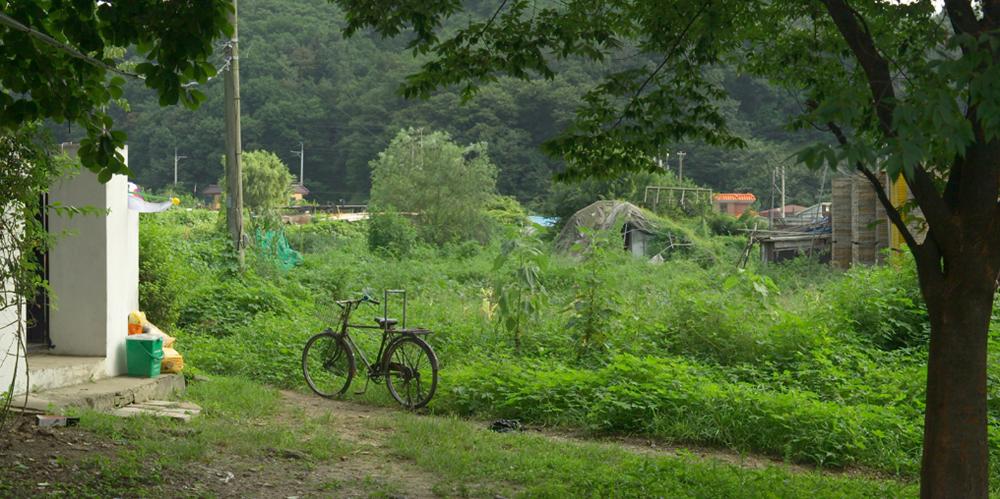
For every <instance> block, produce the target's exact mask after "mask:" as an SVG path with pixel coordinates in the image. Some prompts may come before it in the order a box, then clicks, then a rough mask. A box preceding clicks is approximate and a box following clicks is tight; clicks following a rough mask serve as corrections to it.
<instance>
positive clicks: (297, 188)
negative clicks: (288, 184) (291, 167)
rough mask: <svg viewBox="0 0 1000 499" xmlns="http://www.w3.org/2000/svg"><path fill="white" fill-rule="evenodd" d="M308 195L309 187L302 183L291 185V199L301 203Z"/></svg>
mask: <svg viewBox="0 0 1000 499" xmlns="http://www.w3.org/2000/svg"><path fill="white" fill-rule="evenodd" d="M308 195H309V189H307V188H306V186H304V185H302V184H293V185H292V201H294V202H296V203H301V202H302V200H303V199H305V197H306V196H308Z"/></svg>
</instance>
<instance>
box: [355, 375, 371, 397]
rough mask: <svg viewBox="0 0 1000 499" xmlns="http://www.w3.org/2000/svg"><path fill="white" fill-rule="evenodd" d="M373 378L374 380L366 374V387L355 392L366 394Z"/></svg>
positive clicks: (356, 393)
mask: <svg viewBox="0 0 1000 499" xmlns="http://www.w3.org/2000/svg"><path fill="white" fill-rule="evenodd" d="M371 380H372V379H371V378H369V377H367V376H366V377H365V387H364V388H362V389H361V391H360V392H354V394H355V395H364V394H365V392H367V391H368V383H370V382H371Z"/></svg>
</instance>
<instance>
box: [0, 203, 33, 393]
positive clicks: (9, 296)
mask: <svg viewBox="0 0 1000 499" xmlns="http://www.w3.org/2000/svg"><path fill="white" fill-rule="evenodd" d="M10 216H11V214H9V213H0V217H10ZM10 236H12V234H0V245H10V244H13V242H12V240H11V237H10ZM2 284H3V287H2V288H0V293H3V294H4V298H5V300H4V302H5V303H13V302H15V301H16V297H15V296H14V294H13V287H14V286H13V283H12V282H10V281H8V282H4V283H2ZM26 316H27V310H26V309H25V307H24V305H23V304H22V305H21V306H14V307H11V306H8V307H4V308H2V309H0V393H3V392H6V391H7V389H8V388H9V387H10V382H11V380H12V379H13V380H14V381H15V388H14V393H23V392H24V391H25V380H26V374H27V373H26V372H25V362H24V351H23V350H22V349H21V348H19V342H18V336H19V335H20V340H21V342H23V341H24V339H25V338H24V332H25V319H24V318H25V317H26Z"/></svg>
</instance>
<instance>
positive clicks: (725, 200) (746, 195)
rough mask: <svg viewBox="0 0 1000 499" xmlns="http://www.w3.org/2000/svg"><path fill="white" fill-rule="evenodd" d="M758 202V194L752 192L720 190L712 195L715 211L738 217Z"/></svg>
mask: <svg viewBox="0 0 1000 499" xmlns="http://www.w3.org/2000/svg"><path fill="white" fill-rule="evenodd" d="M755 202H757V196H754V195H753V193H750V192H720V193H719V194H716V195H715V196H713V197H712V204H713V205H714V206H715V211H718V212H719V213H725V214H727V215H732V216H734V217H738V216H740V215H742V214H743V212H745V211H747V210H748V209H749V208H750V206H751V205H753V204H754V203H755Z"/></svg>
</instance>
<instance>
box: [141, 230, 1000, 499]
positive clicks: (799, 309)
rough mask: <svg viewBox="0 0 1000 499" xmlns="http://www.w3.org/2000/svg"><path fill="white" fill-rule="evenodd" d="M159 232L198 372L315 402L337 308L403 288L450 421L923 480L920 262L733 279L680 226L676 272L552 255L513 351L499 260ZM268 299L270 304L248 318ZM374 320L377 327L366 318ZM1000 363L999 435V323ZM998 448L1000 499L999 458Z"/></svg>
mask: <svg viewBox="0 0 1000 499" xmlns="http://www.w3.org/2000/svg"><path fill="white" fill-rule="evenodd" d="M162 215H163V216H157V217H146V218H144V219H143V228H142V231H141V233H140V234H141V237H144V238H147V237H148V238H150V241H151V242H155V243H156V245H158V246H159V245H162V246H163V247H164V248H169V251H166V250H165V251H160V252H159V253H157V252H151V253H149V254H148V255H147V254H144V258H147V257H148V258H151V259H155V258H161V259H162V262H160V264H155V263H156V262H150V263H151V265H150V266H149V268H150V269H159V270H156V272H152V271H151V272H150V274H151V276H153V279H152V281H151V282H147V283H146V286H147V288H148V290H149V293H147V294H148V296H150V297H152V298H154V299H152V300H148V301H147V302H143V306H146V305H147V304H148V305H150V306H154V307H158V308H161V309H162V310H163V312H161V313H159V314H156V315H159V316H162V317H170V316H171V315H170V314H171V313H173V314H174V315H176V316H177V317H178V318H179V319H178V321H177V324H175V325H174V327H170V325H164V327H166V328H168V329H169V330H170V331H171V332H173V333H176V335H177V337H178V346H177V348H178V350H179V351H180V352H181V353H182V354H183V355H184V356H185V360H186V362H187V364H188V366H189V368H190V369H193V370H196V371H201V372H206V373H224V374H229V375H239V376H244V377H246V378H248V379H252V380H254V381H257V382H260V383H265V384H269V385H273V386H279V387H284V388H297V389H301V388H302V387H303V386H304V380H303V379H302V375H301V370H300V364H299V362H300V357H301V351H302V346H303V344H304V343H305V341H306V339H307V338H308V337H309V336H310V335H312V334H315V333H316V332H318V331H321V330H322V329H323V328H325V327H327V326H329V325H331V324H333V323H335V321H336V312H337V308H336V306H334V305H333V303H332V300H333V299H337V298H347V297H352V296H357V294H358V293H359V292H360V291H361V290H363V289H365V288H371V289H373V290H376V291H377V290H381V289H385V288H405V289H407V290H408V296H409V300H410V301H409V308H408V319H409V321H410V324H412V325H418V326H422V327H427V328H429V329H432V330H433V331H434V334H433V335H431V336H430V337H429V341H430V343H431V344H432V345H433V347H434V349H435V351H436V352H437V354H438V357H439V358H440V365H441V368H442V371H441V377H442V383H441V385H440V386H439V391H438V394H437V395H436V396H435V399H434V400H433V401H432V402H431V405H430V408H431V409H432V410H434V411H437V412H445V413H448V414H455V415H460V416H475V417H484V418H493V417H516V418H520V419H522V420H524V421H525V422H530V423H538V424H559V425H563V426H568V427H575V428H584V429H589V430H594V431H598V432H601V433H626V434H641V435H645V436H649V437H655V438H658V439H663V440H666V441H669V442H679V443H687V444H693V445H708V446H723V447H727V448H731V449H735V450H738V451H753V452H761V453H766V454H768V455H770V456H773V457H778V458H785V459H788V460H790V461H793V462H799V463H806V464H817V465H823V466H834V467H836V466H859V467H869V468H875V469H878V470H879V471H882V472H886V473H891V474H899V475H900V476H903V477H906V478H910V479H912V478H914V477H915V476H916V470H917V469H918V467H919V462H920V451H921V445H920V440H921V434H922V425H923V411H924V389H925V388H924V387H925V381H926V358H927V349H926V338H927V320H926V308H925V307H924V306H923V304H922V303H921V299H920V293H919V290H918V286H917V280H916V273H915V270H914V266H913V264H912V261H910V260H909V259H907V258H906V257H905V256H903V257H901V258H900V259H899V261H897V262H894V263H893V264H892V265H888V266H882V267H873V268H867V267H859V268H855V269H852V270H851V271H849V272H841V271H837V270H832V269H830V268H829V267H828V266H824V265H820V264H817V263H815V262H808V261H795V262H791V263H790V264H785V265H773V266H766V267H763V266H759V265H758V264H757V263H756V262H752V263H751V264H750V266H749V268H747V269H745V270H737V269H735V268H734V265H733V262H735V261H736V256H737V255H736V254H737V253H738V252H739V250H740V249H741V247H742V244H743V243H742V242H741V241H740V240H739V238H733V237H716V236H714V235H713V234H712V232H711V229H710V228H709V227H708V225H707V224H705V223H704V222H702V221H699V220H683V219H678V220H675V221H672V222H671V223H672V224H673V225H679V228H677V230H676V231H675V232H677V233H684V234H686V236H685V238H686V239H689V240H691V241H693V242H694V243H695V244H696V246H697V248H693V249H687V250H681V251H677V252H673V253H670V254H668V255H667V256H668V257H669V258H668V260H667V261H666V262H665V263H664V264H662V265H650V264H649V263H647V262H645V261H643V260H641V259H636V258H631V257H628V256H627V255H624V254H622V253H621V252H619V251H617V249H614V250H608V251H605V252H601V253H602V254H601V255H599V256H598V257H595V258H594V259H593V260H592V261H579V260H574V259H571V258H567V257H565V256H562V255H558V254H554V253H553V252H552V251H551V247H550V245H548V244H547V243H546V242H545V241H541V242H540V243H539V244H540V247H542V248H545V249H544V251H543V253H542V255H540V256H539V258H538V262H537V264H538V267H539V269H538V273H537V279H538V281H539V282H540V283H541V285H543V286H544V288H545V289H546V290H547V291H546V292H545V293H544V296H538V297H536V298H538V300H537V303H538V306H539V311H538V313H537V314H533V316H532V317H529V319H528V320H527V322H526V323H525V326H524V327H523V328H522V329H523V332H522V334H521V348H520V350H516V349H515V347H514V341H513V337H512V334H511V333H510V332H509V331H510V328H505V327H504V323H505V320H504V319H505V317H507V316H506V315H505V313H504V312H502V311H501V309H500V305H501V304H500V301H501V300H500V297H501V295H502V294H503V293H501V291H502V290H504V289H509V286H510V285H512V281H511V279H513V278H514V277H513V276H517V275H519V272H518V271H517V269H512V268H510V265H513V264H512V263H510V262H507V263H505V264H503V265H501V266H500V267H499V268H498V267H496V266H495V262H496V261H497V260H498V256H499V255H500V254H501V252H502V250H501V244H500V242H497V241H495V242H494V243H492V244H489V245H485V246H480V245H477V244H474V243H468V244H464V245H458V246H446V247H442V248H431V247H427V246H417V247H414V248H413V249H412V251H411V252H410V253H409V255H408V256H406V257H402V258H394V257H387V256H385V255H380V254H373V253H371V252H370V251H369V250H368V248H367V244H366V231H367V229H366V226H365V225H364V224H345V223H330V222H322V223H315V224H309V225H303V226H296V227H288V228H287V231H288V236H289V240H290V241H291V244H292V245H293V247H296V248H297V249H300V250H302V251H303V252H304V263H303V265H302V266H300V267H296V268H294V269H291V270H289V271H283V270H280V269H277V268H276V267H275V266H274V265H270V264H269V263H268V262H267V261H266V258H263V257H262V256H261V255H259V254H255V253H254V252H252V251H251V252H249V253H248V262H249V265H248V266H249V268H248V270H247V271H246V272H244V273H242V274H241V273H239V272H237V271H236V269H235V262H234V259H233V258H232V256H231V255H230V254H229V253H230V252H229V250H228V245H227V243H226V240H225V238H224V237H223V236H224V234H222V232H221V231H220V229H219V227H218V225H217V223H216V222H217V221H216V220H215V218H214V214H206V213H201V212H198V211H194V212H177V213H172V212H168V213H165V214H162ZM680 226H682V227H680ZM681 229H683V230H681ZM511 237H519V236H517V235H516V231H514V230H512V231H511ZM544 237H545V236H544V235H543V239H544ZM707 254H711V255H713V258H704V256H705V255H707ZM165 255H170V256H171V258H170V259H167V257H166V256H165ZM165 269H170V271H165ZM161 270H162V271H163V272H161ZM156 276H162V279H161V280H160V281H157V277H156ZM513 284H516V283H513ZM258 296H259V297H262V300H263V305H261V306H248V305H246V304H249V303H253V302H254V300H255V298H256V297H258ZM997 310H998V311H1000V307H998V308H997ZM168 312H170V313H168ZM378 313H380V311H379V310H375V309H368V308H365V309H362V310H360V311H359V315H357V316H356V317H355V318H356V319H357V320H358V321H359V322H367V321H370V319H371V317H373V316H374V315H376V314H378ZM398 313H399V311H398V310H395V311H390V315H397V314H398ZM356 339H357V340H358V341H359V343H360V344H361V345H362V346H363V347H364V348H365V351H366V352H369V353H373V352H374V349H375V348H376V347H377V342H374V341H373V340H374V338H373V337H367V336H366V335H364V334H361V335H359V337H358V338H356ZM991 346H992V348H991V349H990V355H991V362H990V374H989V376H990V384H989V387H990V388H989V390H990V393H989V394H988V395H989V402H988V403H989V408H990V415H991V421H994V423H991V427H990V434H991V435H993V436H997V435H1000V313H998V314H996V317H995V318H994V321H993V340H992V343H991ZM623 359H626V360H627V359H633V360H635V359H638V360H637V361H635V362H634V361H633V360H627V361H623ZM639 361H641V362H639ZM636 362H639V365H634V364H636ZM646 364H648V365H646ZM361 383H363V380H360V379H358V380H356V384H355V386H354V387H352V390H354V389H360V387H361ZM384 395H385V388H384V386H382V385H375V386H372V387H370V388H369V391H368V393H367V394H366V395H364V396H361V397H357V396H353V395H352V396H351V398H353V399H355V400H362V401H364V402H366V403H373V404H378V405H382V404H387V403H388V404H389V405H392V402H391V401H390V400H388V397H386V396H384ZM990 445H991V455H992V456H993V459H991V466H992V472H991V475H992V482H991V483H992V484H993V490H995V491H1000V439H998V438H995V437H994V438H991V442H990Z"/></svg>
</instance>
